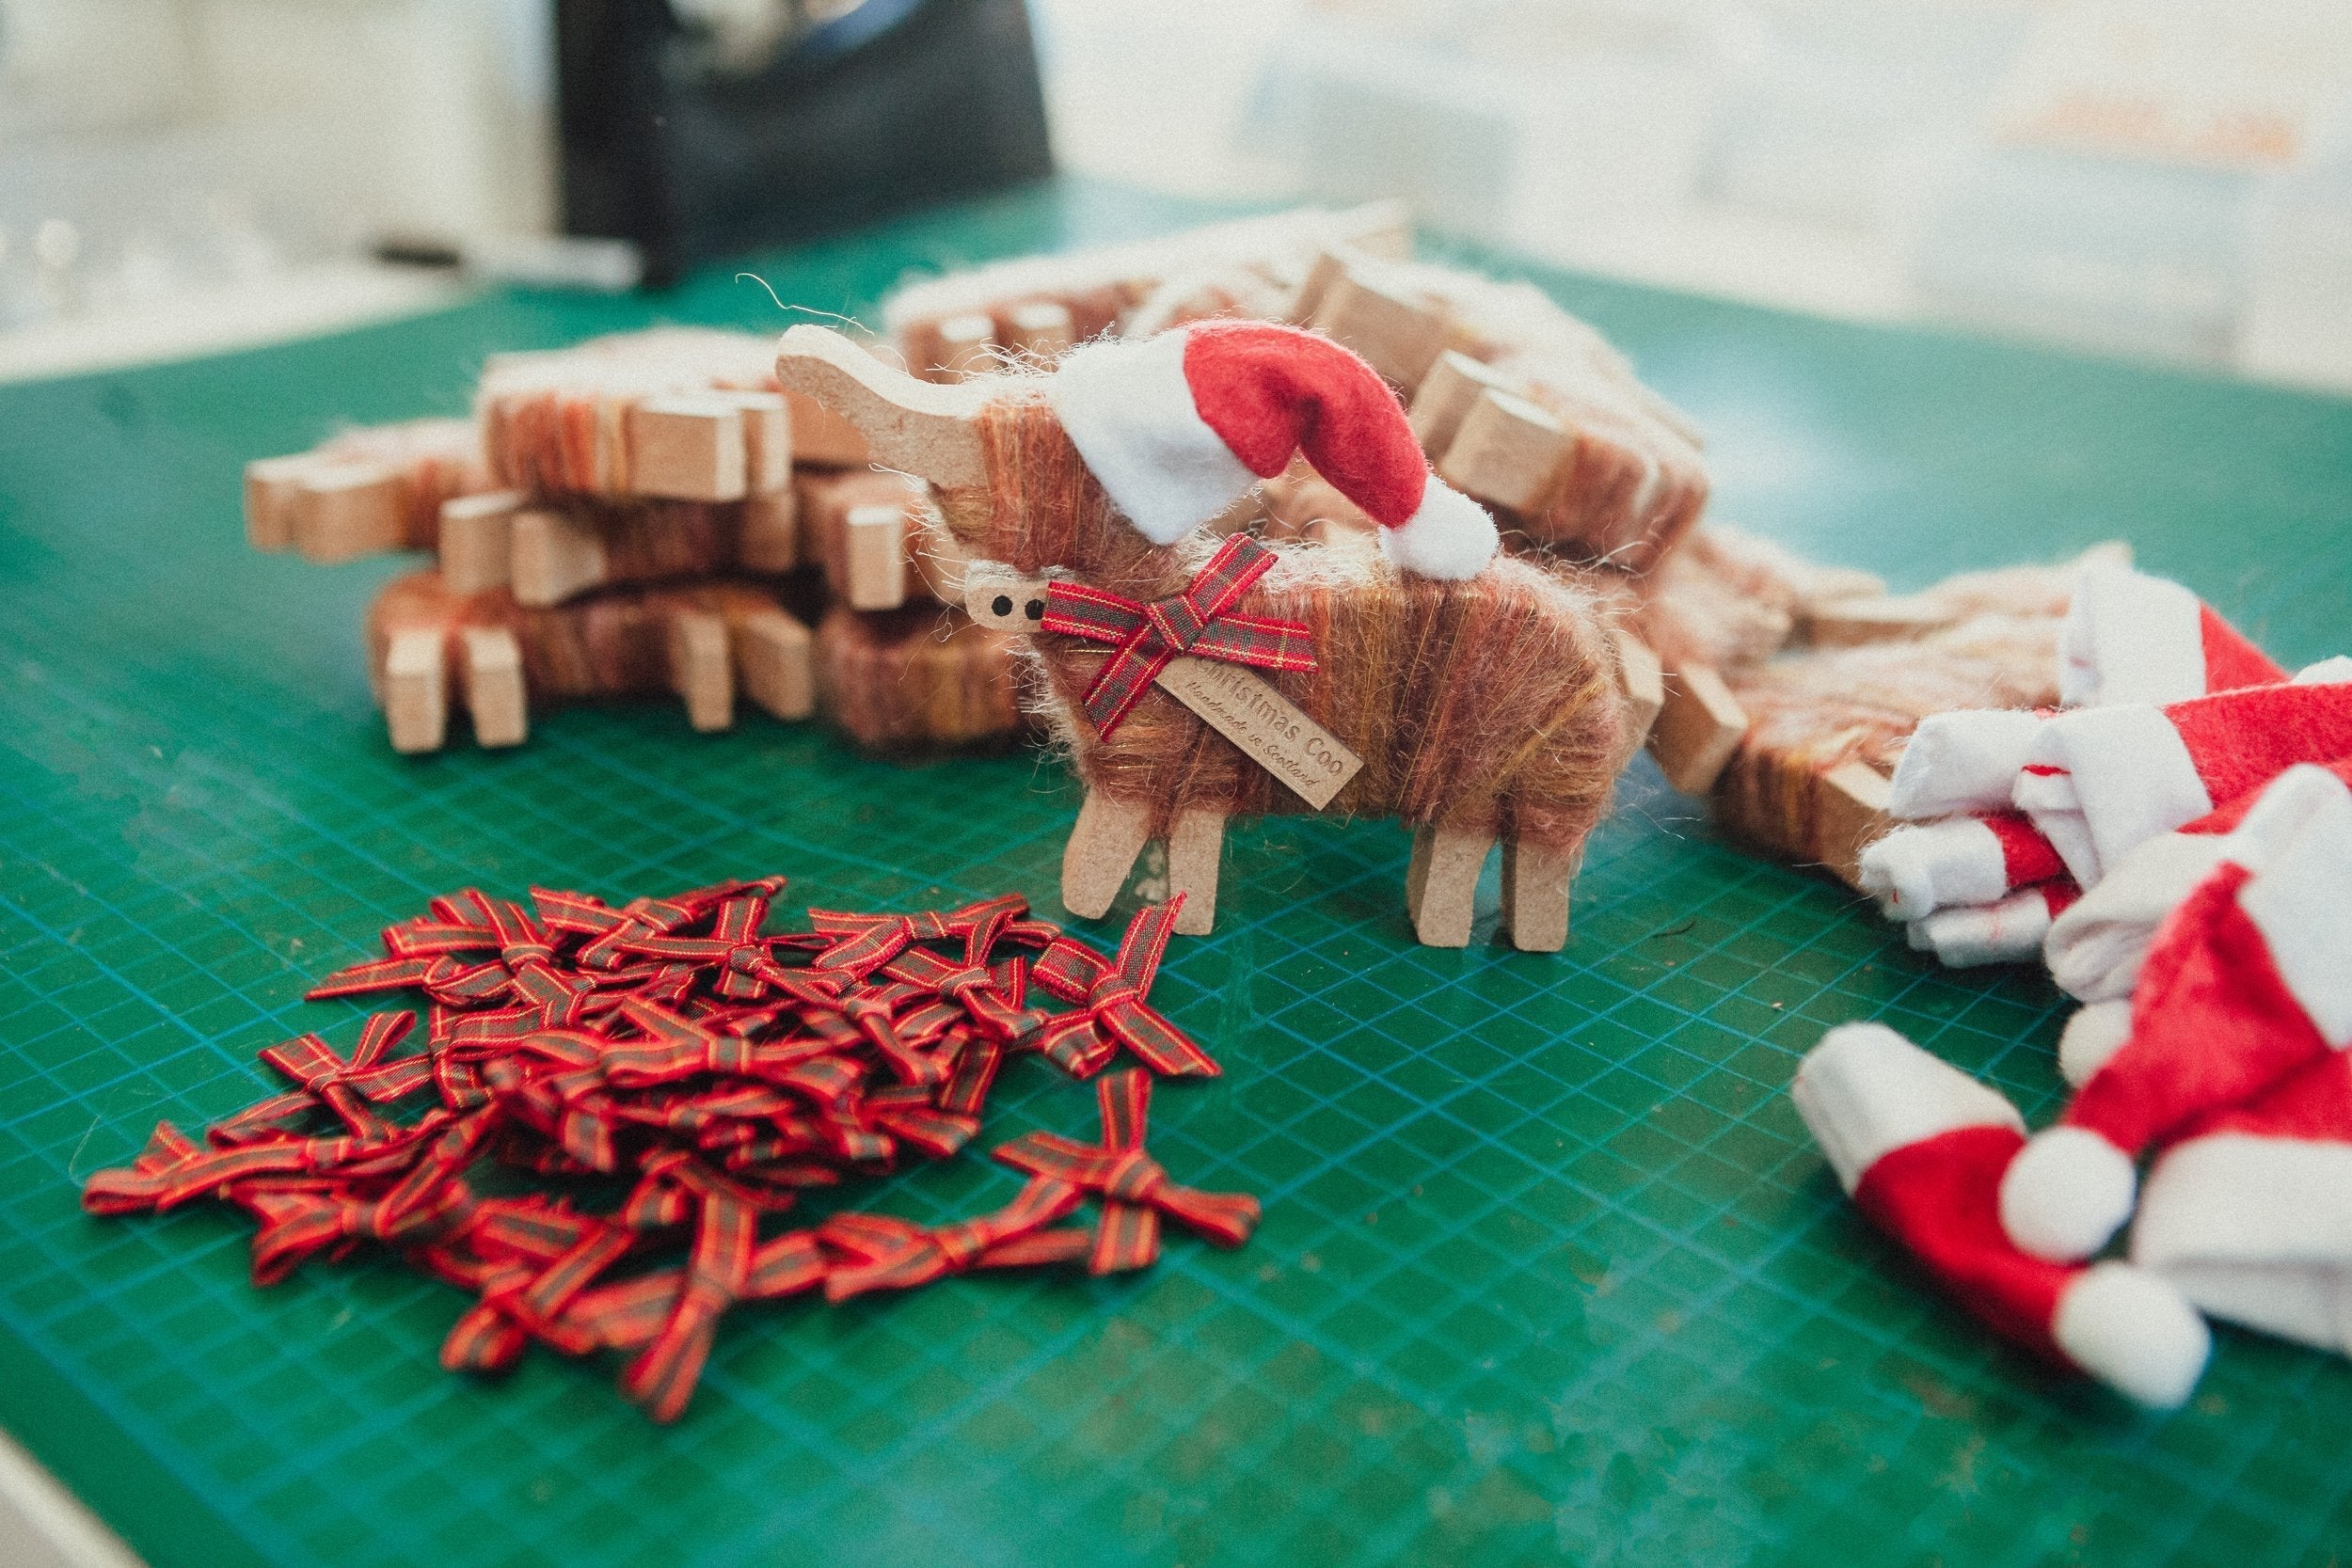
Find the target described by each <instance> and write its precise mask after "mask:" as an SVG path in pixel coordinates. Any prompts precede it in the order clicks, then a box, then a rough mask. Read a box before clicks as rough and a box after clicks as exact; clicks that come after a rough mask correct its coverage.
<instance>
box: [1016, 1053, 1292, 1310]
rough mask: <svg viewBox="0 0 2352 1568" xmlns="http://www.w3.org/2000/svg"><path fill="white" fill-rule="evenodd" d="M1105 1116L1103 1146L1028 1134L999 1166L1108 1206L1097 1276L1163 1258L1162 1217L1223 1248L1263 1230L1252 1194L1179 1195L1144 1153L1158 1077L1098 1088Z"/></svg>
mask: <svg viewBox="0 0 2352 1568" xmlns="http://www.w3.org/2000/svg"><path fill="white" fill-rule="evenodd" d="M1095 1094H1096V1096H1097V1098H1098V1099H1099V1100H1100V1101H1101V1104H1102V1110H1103V1141H1102V1142H1101V1143H1100V1144H1082V1143H1079V1142H1077V1141H1076V1140H1075V1139H1073V1138H1065V1137H1062V1136H1060V1135H1058V1134H1057V1133H1053V1132H1028V1133H1025V1134H1023V1135H1022V1136H1021V1137H1018V1138H1015V1139H1014V1140H1013V1141H1012V1142H1010V1143H1009V1144H1004V1145H1002V1146H1000V1147H999V1148H997V1149H996V1150H995V1154H996V1158H997V1159H998V1160H1000V1161H1002V1162H1003V1163H1004V1164H1008V1165H1010V1166H1012V1167H1013V1168H1014V1169H1015V1170H1022V1171H1026V1172H1028V1173H1029V1175H1031V1176H1032V1177H1036V1178H1050V1179H1051V1180H1056V1181H1060V1182H1064V1183H1067V1184H1068V1185H1070V1186H1073V1187H1077V1188H1080V1189H1082V1190H1084V1191H1087V1192H1090V1193H1095V1194H1097V1195H1099V1196H1101V1197H1102V1199H1103V1221H1102V1224H1101V1225H1100V1226H1098V1227H1096V1228H1095V1232H1094V1252H1093V1255H1092V1257H1090V1258H1089V1259H1088V1261H1087V1269H1088V1272H1089V1273H1091V1274H1118V1273H1122V1272H1124V1271H1126V1270H1129V1269H1140V1268H1142V1267H1144V1266H1145V1265H1147V1264H1149V1263H1150V1262H1151V1261H1152V1259H1155V1258H1157V1257H1158V1256H1159V1255H1160V1216H1161V1215H1162V1214H1166V1215H1167V1216H1168V1218H1170V1219H1172V1220H1176V1221H1178V1222H1180V1223H1181V1224H1183V1225H1184V1226H1187V1227H1190V1228H1191V1229H1193V1230H1195V1231H1198V1232H1199V1233H1200V1235H1202V1236H1204V1237H1206V1238H1208V1240H1210V1241H1212V1242H1214V1243H1216V1244H1217V1245H1219V1246H1229V1247H1230V1246H1239V1245H1241V1244H1242V1243H1244V1242H1246V1241H1248V1239H1249V1233H1250V1232H1251V1231H1252V1230H1255V1229H1256V1228H1257V1227H1258V1212H1259V1210H1258V1200H1257V1199H1256V1198H1254V1197H1251V1196H1249V1195H1248V1194H1247V1193H1204V1192H1200V1191H1199V1190H1198V1189H1196V1188H1192V1187H1180V1186H1178V1185H1177V1184H1176V1183H1175V1182H1173V1181H1171V1180H1168V1170H1167V1168H1166V1167H1165V1166H1163V1165H1162V1164H1160V1163H1159V1162H1158V1161H1157V1160H1154V1159H1152V1156H1151V1155H1149V1154H1147V1153H1145V1152H1144V1148H1143V1134H1144V1128H1145V1125H1146V1122H1147V1119H1148V1117H1149V1116H1150V1112H1151V1109H1152V1075H1151V1074H1150V1073H1148V1072H1144V1071H1141V1070H1139V1069H1129V1070H1128V1071H1125V1072H1115V1073H1112V1074H1111V1075H1110V1076H1109V1077H1107V1078H1104V1079H1102V1080H1100V1081H1099V1082H1098V1083H1097V1084H1096V1085H1095Z"/></svg>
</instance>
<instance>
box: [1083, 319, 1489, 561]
mask: <svg viewBox="0 0 2352 1568" xmlns="http://www.w3.org/2000/svg"><path fill="white" fill-rule="evenodd" d="M1046 388H1047V396H1048V398H1049V399H1050V400H1051V401H1052V404H1053V407H1054V413H1055V415H1056V416H1057V418H1058V419H1059V420H1061V426H1062V429H1063V430H1064V431H1066V432H1068V433H1069V436H1070V440H1071V443H1072V444H1073V446H1075V447H1076V448H1077V449H1078V455H1079V456H1080V457H1081V458H1083V459H1084V460H1085V462H1086V466H1087V467H1088V468H1089V470H1090V471H1091V472H1092V473H1093V475H1094V477H1095V478H1096V480H1098V481H1100V482H1101V483H1102V486H1103V488H1104V490H1105V491H1107V492H1108V493H1109V495H1110V498H1111V502H1112V504H1113V505H1115V506H1117V507H1118V508H1119V510H1120V511H1121V512H1122V513H1124V514H1126V515H1127V518H1128V520H1129V521H1130V522H1132V523H1134V524H1135V526H1136V531H1138V532H1140V533H1141V534H1142V535H1143V536H1144V537H1145V538H1147V539H1149V540H1151V541H1152V543H1153V544H1155V545H1172V544H1174V543H1175V542H1176V541H1177V540H1179V539H1181V538H1183V537H1184V535H1185V534H1186V533H1189V532H1190V531H1192V530H1194V529H1196V528H1198V527H1200V525H1201V524H1202V523H1204V522H1207V521H1208V520H1209V519H1210V518H1212V517H1214V516H1216V515H1217V514H1218V513H1220V512H1222V511H1224V510H1225V509H1226V508H1227V507H1228V506H1230V505H1232V503H1233V502H1234V501H1235V500H1237V499H1240V498H1241V497H1242V496H1243V495H1244V494H1246V493H1247V492H1248V490H1249V489H1250V487H1251V486H1253V485H1255V484H1256V483H1258V482H1259V481H1260V480H1263V479H1271V478H1273V477H1274V476H1275V475H1277V474H1279V473H1280V472H1281V471H1282V470H1283V469H1284V468H1286V467H1289V466H1290V461H1291V458H1292V456H1293V455H1294V454H1296V453H1304V454H1305V456H1306V459H1307V461H1308V463H1309V464H1311V466H1312V467H1314V470H1315V471H1316V472H1317V473H1319V474H1321V475H1322V476H1323V477H1324V478H1325V479H1326V480H1327V481H1328V482H1329V483H1331V485H1332V486H1333V488H1335V489H1337V490H1338V491H1339V492H1340V494H1342V495H1343V496H1345V497H1346V498H1347V499H1349V500H1351V501H1354V502H1355V503H1356V504H1357V505H1358V506H1359V507H1361V508H1362V509H1363V510H1364V512H1365V514H1366V515H1369V516H1370V517H1371V518H1372V520H1373V521H1374V522H1375V523H1378V524H1379V525H1380V548H1381V552H1382V553H1383V554H1384V555H1386V556H1387V557H1388V558H1389V559H1390V560H1391V561H1392V562H1395V563H1396V564H1397V565H1398V566H1399V567H1401V568H1403V569H1404V570H1406V571H1407V572H1411V573H1414V574H1416V575H1418V576H1421V577H1427V578H1470V577H1475V576H1477V575H1478V573H1479V571H1480V570H1481V569H1482V568H1483V567H1485V565H1486V562H1488V561H1489V560H1491V559H1493V557H1494V554H1495V550H1496V548H1497V545H1498V536H1497V534H1496V531H1495V524H1494V519H1493V518H1492V517H1489V516H1488V515H1486V509H1485V508H1484V507H1482V506H1480V505H1479V504H1478V503H1477V502H1476V501H1474V500H1471V499H1470V498H1469V497H1468V496H1465V495H1463V494H1462V493H1461V492H1460V491H1458V490H1455V489H1454V488H1453V487H1452V486H1450V485H1448V484H1446V483H1444V482H1443V481H1442V480H1440V479H1438V476H1437V475H1435V474H1433V473H1431V472H1430V471H1429V464H1428V460H1427V459H1426V458H1424V457H1423V456H1422V451H1421V445H1420V443H1419V442H1417V441H1416V440H1414V438H1413V429H1412V425H1411V424H1410V423H1409V422H1408V421H1407V420H1406V414H1405V409H1404V406H1403V405H1402V404H1399V403H1398V402H1397V398H1396V393H1395V392H1393V391H1392V390H1391V389H1390V388H1389V385H1388V383H1387V382H1385V381H1383V380H1381V379H1380V376H1379V373H1378V372H1375V370H1374V369H1373V368H1372V367H1371V366H1370V365H1367V364H1366V363H1364V361H1363V360H1362V359H1360V358H1359V357H1358V356H1356V355H1354V354H1352V353H1350V352H1349V351H1348V350H1346V349H1344V348H1343V347H1341V346H1340V345H1339V344H1337V343H1335V342H1333V341H1331V340H1330V339H1328V338H1325V337H1321V336H1319V335H1317V334H1315V333H1312V332H1302V331H1300V330H1299V329H1298V328H1296V327H1293V326H1282V325H1275V324H1272V323H1266V322H1242V321H1211V322H1197V323H1194V324H1192V325H1188V326H1184V327H1180V328H1177V329H1175V330H1172V331H1168V332H1163V333H1161V334H1159V335H1158V336H1157V337H1153V338H1145V339H1141V340H1130V339H1102V340H1098V341H1094V342H1089V343H1085V344H1082V345H1080V346H1079V347H1078V348H1076V349H1074V350H1073V351H1072V352H1071V353H1069V354H1067V355H1065V356H1062V359H1061V361H1060V363H1059V364H1058V365H1057V367H1056V369H1055V372H1054V374H1053V377H1052V379H1051V380H1050V381H1048V382H1047V383H1046Z"/></svg>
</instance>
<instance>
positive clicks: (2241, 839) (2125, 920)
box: [2042, 757, 2352, 1002]
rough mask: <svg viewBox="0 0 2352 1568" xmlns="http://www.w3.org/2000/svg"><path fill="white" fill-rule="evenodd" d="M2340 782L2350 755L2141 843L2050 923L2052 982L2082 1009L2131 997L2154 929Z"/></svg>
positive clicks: (2047, 951)
mask: <svg viewBox="0 0 2352 1568" xmlns="http://www.w3.org/2000/svg"><path fill="white" fill-rule="evenodd" d="M2320 775H2329V776H2332V778H2333V779H2334V781H2335V782H2334V783H2333V784H2330V783H2329V782H2328V777H2324V776H2320ZM2344 784H2352V757H2342V758H2338V759H2337V760H2336V761H2334V762H2330V763H2328V764H2326V765H2324V766H2320V767H2312V766H2305V767H2297V768H2288V769H2287V770H2286V771H2285V772H2283V773H2281V774H2280V775H2279V777H2278V778H2276V779H2274V780H2272V781H2271V782H2270V783H2269V784H2265V785H2264V786H2263V787H2262V788H2261V789H2259V790H2256V791H2255V792H2253V793H2252V794H2250V795H2241V796H2239V797H2237V798H2236V799H2235V800H2229V801H2225V802H2223V803H2222V804H2221V805H2219V806H2217V807H2215V808H2214V809H2213V810H2212V811H2210V812H2208V813H2206V814H2205V815H2204V816H2201V817H2199V818H2198V819H2197V820H2196V821H2194V822H2189V823H2185V824H2184V825H2183V826H2182V827H2181V828H2180V829H2178V830H2177V831H2175V832H2169V833H2158V834H2157V835H2156V836H2155V837H2153V838H2152V839H2150V840H2148V842H2146V843H2145V844H2142V845H2140V846H2139V847H2137V848H2136V849H2134V850H2132V851H2131V853H2129V854H2127V855H2125V856H2124V857H2123V859H2122V863H2120V864H2118V865H2116V866H2114V867H2113V868H2111V869H2110V870H2109V871H2108V872H2107V874H2106V876H2105V877H2103V878H2101V879H2100V880H2099V885H2098V886H2097V887H2095V888H2092V889H2091V890H2090V892H2089V893H2087V894H2085V895H2083V896H2082V898H2081V899H2080V900H2079V901H2078V902H2076V903H2075V904H2074V906H2073V907H2072V908H2071V909H2069V910H2067V911H2066V912H2065V913H2063V914H2061V915H2059V916H2058V919H2057V920H2056V921H2055V922H2053V923H2052V925H2051V927H2050V935H2049V939H2048V940H2047V941H2046V942H2043V943H2042V960H2043V961H2044V962H2045V963H2047V964H2048V965H2049V967H2050V977H2051V978H2052V979H2054V980H2056V981H2057V982H2058V988H2059V989H2060V990H2064V991H2065V992H2067V993H2068V994H2069V995H2071V996H2074V997H2075V998H2077V999H2078V1000H2080V1001H2083V1002H2111V1001H2115V1000H2118V999H2121V998H2126V997H2129V996H2130V995H2131V994H2132V988H2133V987H2134V986H2136V985H2137V984H2138V983H2139V966H2140V963H2141V961H2142V960H2143V959H2145V958H2147V956H2148V944H2149V942H2152V941H2153V940H2154V938H2155V934H2156V927H2158V926H2160V925H2162V924H2163V923H2164V919H2165V917H2166V916H2167V915H2169V914H2170V913H2171V912H2172V911H2174V910H2175V909H2177V908H2179V907H2180V903H2181V900H2182V899H2184V898H2185V897H2187V896H2188V895H2189V893H2190V891H2191V890H2192V889H2194V888H2195V887H2196V886H2197V884H2198V883H2200V882H2201V881H2203V880H2204V879H2206V878H2207V877H2209V876H2211V875H2212V874H2213V869H2214V867H2215V866H2217V865H2218V864H2220V863H2222V862H2223V861H2225V860H2233V861H2236V862H2237V863H2240V864H2244V863H2246V862H2247V861H2248V860H2249V859H2252V858H2258V857H2259V856H2260V855H2261V854H2262V853H2263V852H2264V850H2263V849H2262V846H2263V845H2265V844H2266V843H2268V842H2270V841H2272V840H2275V839H2276V838H2277V837H2278V836H2279V835H2280V833H2282V832H2286V831H2287V830H2288V828H2289V827H2290V826H2291V825H2292V824H2293V823H2295V822H2296V821H2299V820H2300V819H2301V817H2302V816H2304V815H2305V814H2307V813H2308V812H2310V811H2312V810H2314V809H2317V807H2318V806H2320V805H2322V804H2324V803H2325V802H2326V800H2327V799H2328V796H2329V795H2330V794H2331V793H2332V792H2334V791H2335V790H2338V789H2341V788H2342V787H2343V786H2344ZM2248 823H2251V824H2252V826H2250V827H2248V826H2246V824H2248Z"/></svg>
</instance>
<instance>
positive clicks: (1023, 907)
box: [808, 893, 1033, 979]
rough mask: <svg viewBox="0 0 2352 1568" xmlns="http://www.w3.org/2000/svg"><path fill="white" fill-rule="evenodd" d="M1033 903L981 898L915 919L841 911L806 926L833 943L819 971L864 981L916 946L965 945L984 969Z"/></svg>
mask: <svg viewBox="0 0 2352 1568" xmlns="http://www.w3.org/2000/svg"><path fill="white" fill-rule="evenodd" d="M1028 912H1029V901H1028V900H1027V899H1025V898H1024V897H1022V896H1021V895H1019V894H1017V893H1008V894H1002V895H998V896H996V897H994V898H982V899H979V900H977V901H976V902H973V903H970V904H966V905H964V906H962V907H961V909H954V910H948V911H944V912H943V911H936V910H925V911H920V912H918V913H915V914H846V913H843V912H842V911H838V910H814V909H813V910H811V911H808V923H809V925H811V926H812V927H815V928H816V929H817V931H818V933H819V934H821V935H823V936H826V937H829V938H831V939H832V940H831V942H829V943H828V944H827V945H826V947H825V950H824V951H823V952H821V953H819V954H818V956H817V958H816V960H815V967H816V968H818V969H820V970H827V971H847V972H848V973H849V974H853V975H855V976H857V977H858V978H860V979H863V978H865V977H866V975H868V974H872V973H873V972H874V971H875V970H877V969H880V968H881V967H882V965H884V964H886V963H888V962H890V961H891V960H892V959H893V958H897V957H898V955H899V954H901V953H903V952H905V951H906V950H907V949H908V948H909V947H912V946H914V944H915V943H916V942H962V943H964V953H965V958H966V959H967V960H968V961H969V962H972V963H978V964H984V963H986V962H988V958H989V953H990V951H991V949H993V947H994V946H995V943H996V939H997V938H998V937H999V936H1001V935H1003V934H1005V933H1006V931H1007V930H1008V928H1009V927H1012V926H1013V925H1015V924H1019V925H1022V926H1023V927H1029V926H1031V925H1032V924H1033V923H1031V922H1028V921H1025V920H1024V919H1023V917H1024V916H1025V915H1026V914H1027V913H1028Z"/></svg>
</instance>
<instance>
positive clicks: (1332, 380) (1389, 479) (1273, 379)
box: [1184, 322, 1429, 528]
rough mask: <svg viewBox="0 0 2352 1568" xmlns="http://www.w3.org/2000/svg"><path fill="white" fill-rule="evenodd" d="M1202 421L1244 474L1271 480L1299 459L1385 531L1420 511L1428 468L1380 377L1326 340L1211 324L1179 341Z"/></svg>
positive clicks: (1276, 329)
mask: <svg viewBox="0 0 2352 1568" xmlns="http://www.w3.org/2000/svg"><path fill="white" fill-rule="evenodd" d="M1184 382H1185V384H1186V385H1187V386H1188V387H1189V388H1191V390H1192V401H1193V407H1194V408H1195V410H1197V411H1198V412H1199V414H1200V419H1201V421H1202V422H1203V423H1204V424H1206V425H1207V426H1208V427H1209V428H1210V429H1211V430H1213V431H1215V432H1216V435H1217V438H1218V439H1219V440H1222V441H1223V442H1224V443H1225V444H1226V445H1227V446H1228V447H1231V448H1232V451H1233V455H1234V456H1235V457H1238V458H1239V459H1241V461H1242V464H1243V466H1244V467H1248V469H1249V471H1250V472H1251V473H1254V474H1256V475H1258V476H1259V477H1261V478H1263V479H1271V478H1273V477H1274V476H1275V475H1276V474H1279V473H1280V472H1281V471H1282V470H1283V469H1284V468H1286V467H1290V461H1291V456H1292V454H1293V453H1294V452H1303V453H1305V454H1306V458H1307V461H1308V462H1309V463H1310V464H1311V465H1312V466H1313V467H1314V470H1315V472H1317V473H1319V474H1321V475H1322V476H1323V477H1324V478H1325V479H1327V480H1328V481H1329V482H1330V483H1331V484H1332V485H1333V486H1334V487H1335V488H1337V489H1338V491H1339V492H1340V494H1342V495H1343V496H1345V497H1346V498H1347V499H1349V500H1352V501H1354V502H1355V503H1356V504H1357V505H1358V506H1360V507H1362V508H1363V509H1364V511H1365V512H1366V513H1367V514H1369V515H1371V517H1372V519H1373V521H1375V522H1376V523H1378V524H1380V525H1381V526H1382V527H1383V528H1394V527H1396V526H1398V525H1399V524H1402V523H1406V522H1409V521H1411V520H1412V516H1413V514H1414V513H1416V512H1418V511H1420V510H1421V498H1422V488H1423V486H1424V485H1426V484H1427V483H1428V478H1429V465H1428V462H1427V460H1426V459H1424V458H1423V457H1422V451H1421V444H1420V443H1419V442H1418V441H1416V440H1414V439H1413V427H1412V425H1411V424H1410V423H1409V422H1408V421H1407V420H1406V417H1405V408H1404V405H1403V404H1400V403H1398V402H1397V398H1396V393H1395V392H1393V391H1391V389H1390V388H1389V384H1388V383H1387V382H1385V381H1383V380H1381V379H1380V376H1379V373H1378V372H1375V370H1374V369H1373V368H1372V367H1371V366H1370V365H1367V364H1365V363H1364V361H1363V360H1361V359H1360V358H1359V357H1357V356H1356V355H1354V354H1352V353H1350V352H1349V351H1348V350H1346V349H1344V348H1342V347H1341V346H1340V345H1339V344H1337V343H1335V342H1333V341H1331V340H1330V339H1328V338H1324V337H1319V336H1317V335H1316V334H1314V333H1311V332H1301V331H1299V330H1298V329H1297V328H1296V327H1291V326H1277V325H1269V324H1267V323H1263V322H1209V323H1204V324H1202V325H1197V326H1194V327H1192V328H1190V329H1189V332H1188V334H1187V336H1186V338H1185V341H1184Z"/></svg>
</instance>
